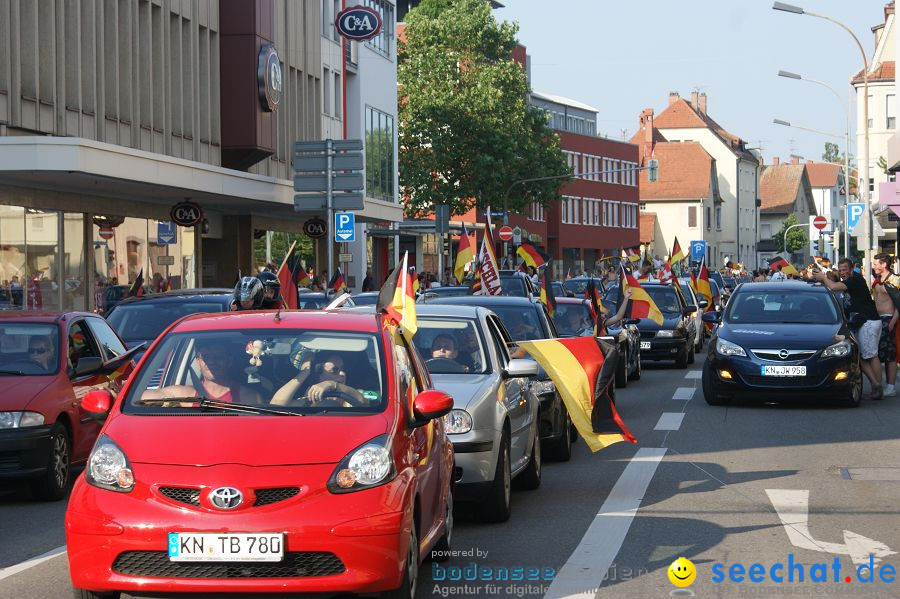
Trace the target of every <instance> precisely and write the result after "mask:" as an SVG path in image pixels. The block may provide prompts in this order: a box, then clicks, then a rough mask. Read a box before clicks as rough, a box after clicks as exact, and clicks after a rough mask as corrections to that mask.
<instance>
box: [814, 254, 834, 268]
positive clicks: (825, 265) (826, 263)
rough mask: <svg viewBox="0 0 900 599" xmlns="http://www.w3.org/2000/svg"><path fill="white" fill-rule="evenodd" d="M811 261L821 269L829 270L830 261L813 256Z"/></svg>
mask: <svg viewBox="0 0 900 599" xmlns="http://www.w3.org/2000/svg"><path fill="white" fill-rule="evenodd" d="M813 260H814V261H815V262H816V264H818V265H819V266H821V267H822V268H831V260H829V259H828V258H820V257H819V256H813Z"/></svg>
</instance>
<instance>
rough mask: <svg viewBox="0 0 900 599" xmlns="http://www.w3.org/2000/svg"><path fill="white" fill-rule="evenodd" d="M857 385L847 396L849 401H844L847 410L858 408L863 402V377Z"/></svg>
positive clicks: (860, 376) (858, 378) (859, 378)
mask: <svg viewBox="0 0 900 599" xmlns="http://www.w3.org/2000/svg"><path fill="white" fill-rule="evenodd" d="M856 381H857V382H856V384H855V385H853V386H852V387H851V388H850V393H848V394H847V399H845V400H844V401H843V405H844V407H847V408H858V407H859V404H860V403H861V401H862V386H863V383H862V375H861V374H860V375H859V377H857V379H856Z"/></svg>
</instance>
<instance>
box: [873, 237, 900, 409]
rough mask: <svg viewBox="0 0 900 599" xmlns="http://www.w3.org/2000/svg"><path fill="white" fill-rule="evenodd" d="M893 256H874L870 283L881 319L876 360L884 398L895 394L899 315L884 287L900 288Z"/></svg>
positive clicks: (899, 279)
mask: <svg viewBox="0 0 900 599" xmlns="http://www.w3.org/2000/svg"><path fill="white" fill-rule="evenodd" d="M893 264H894V258H893V256H891V255H889V254H884V253H881V254H876V255H875V258H874V260H873V261H872V269H873V270H874V271H875V274H876V275H877V277H878V278H877V279H876V281H875V282H874V283H872V290H873V292H874V294H875V307H876V308H877V309H878V315H879V316H880V317H881V338H880V340H879V342H878V360H879V361H880V362H881V363H882V364H884V378H885V383H886V384H885V386H884V396H885V397H893V396H895V395H896V394H897V392H896V390H895V389H894V385H895V383H896V382H897V345H896V341H895V339H894V328H895V327H896V326H897V319H898V318H900V314H898V312H897V308H896V307H895V306H894V301H893V300H892V299H891V296H890V295H888V292H887V289H886V288H885V285H892V286H894V287H900V277H898V276H897V275H895V274H894V273H893V271H892V266H893Z"/></svg>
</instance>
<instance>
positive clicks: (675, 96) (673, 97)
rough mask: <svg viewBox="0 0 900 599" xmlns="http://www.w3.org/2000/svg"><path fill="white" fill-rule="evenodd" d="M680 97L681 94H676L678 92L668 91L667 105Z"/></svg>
mask: <svg viewBox="0 0 900 599" xmlns="http://www.w3.org/2000/svg"><path fill="white" fill-rule="evenodd" d="M680 99H681V96H679V95H678V92H669V106H671V105H672V104H674V103H675V102H677V101H678V100H680Z"/></svg>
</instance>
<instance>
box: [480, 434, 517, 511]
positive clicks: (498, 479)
mask: <svg viewBox="0 0 900 599" xmlns="http://www.w3.org/2000/svg"><path fill="white" fill-rule="evenodd" d="M511 493H512V473H511V471H510V463H509V437H507V436H506V432H505V431H504V433H503V436H502V437H501V439H500V451H499V452H498V454H497V467H496V468H495V469H494V481H493V482H492V483H491V490H490V491H489V492H488V496H487V498H486V499H485V501H484V504H483V506H484V507H483V508H482V510H481V513H480V515H481V519H482V520H484V521H485V522H506V521H507V520H509V514H510V511H511V509H510V500H511Z"/></svg>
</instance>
